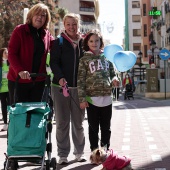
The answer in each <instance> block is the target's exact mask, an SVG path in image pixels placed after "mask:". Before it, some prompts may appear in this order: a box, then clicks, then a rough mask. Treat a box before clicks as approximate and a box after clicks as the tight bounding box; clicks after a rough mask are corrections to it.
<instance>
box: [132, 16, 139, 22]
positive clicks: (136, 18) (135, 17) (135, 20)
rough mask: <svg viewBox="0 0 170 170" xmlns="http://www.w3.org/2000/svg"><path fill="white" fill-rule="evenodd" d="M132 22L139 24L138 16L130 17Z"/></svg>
mask: <svg viewBox="0 0 170 170" xmlns="http://www.w3.org/2000/svg"><path fill="white" fill-rule="evenodd" d="M132 22H140V15H132Z"/></svg>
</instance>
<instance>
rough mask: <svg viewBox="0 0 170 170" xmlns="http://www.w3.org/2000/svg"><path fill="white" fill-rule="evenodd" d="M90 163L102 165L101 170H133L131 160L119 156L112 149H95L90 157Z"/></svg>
mask: <svg viewBox="0 0 170 170" xmlns="http://www.w3.org/2000/svg"><path fill="white" fill-rule="evenodd" d="M90 161H91V163H93V164H97V165H98V164H101V163H102V165H103V168H102V169H101V170H133V169H132V167H131V163H130V162H131V159H130V158H127V157H126V156H119V155H117V154H116V153H115V152H113V150H112V149H110V150H109V151H106V150H105V149H103V148H101V149H95V150H94V151H93V152H92V154H91V155H90Z"/></svg>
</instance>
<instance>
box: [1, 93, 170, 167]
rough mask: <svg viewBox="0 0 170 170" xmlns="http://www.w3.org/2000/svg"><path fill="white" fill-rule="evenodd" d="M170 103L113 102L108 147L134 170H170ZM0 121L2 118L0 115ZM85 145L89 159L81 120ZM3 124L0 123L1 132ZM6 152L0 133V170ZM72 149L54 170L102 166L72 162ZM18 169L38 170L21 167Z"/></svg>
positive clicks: (54, 152)
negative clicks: (128, 158)
mask: <svg viewBox="0 0 170 170" xmlns="http://www.w3.org/2000/svg"><path fill="white" fill-rule="evenodd" d="M169 105H170V100H161V101H160V100H146V99H145V98H138V97H136V96H135V99H134V100H125V101H124V100H123V97H122V96H121V97H120V100H119V101H114V103H113V117H112V136H111V148H113V149H114V150H115V151H117V152H118V153H119V154H120V155H127V156H129V157H130V158H131V159H132V165H133V167H134V169H137V170H170V142H169V139H170V106H169ZM0 118H1V115H0ZM84 127H85V135H86V145H85V155H86V157H87V158H89V155H90V149H89V142H88V128H87V127H88V126H87V120H85V121H84ZM1 128H2V121H0V129H1ZM52 136H53V138H52V140H53V152H52V157H56V158H57V147H56V142H55V121H54V124H53V132H52ZM4 152H6V132H0V170H1V169H3V162H4V159H5V157H4V155H3V153H4ZM72 153H73V146H72V150H71V153H70V155H69V161H70V163H69V164H68V165H67V166H61V165H57V170H99V169H101V167H102V166H101V165H99V166H94V165H91V164H90V162H89V160H88V161H87V162H84V163H78V162H75V161H74V156H73V154H72ZM20 165H21V166H20V169H21V170H38V169H40V168H39V167H29V166H25V164H20Z"/></svg>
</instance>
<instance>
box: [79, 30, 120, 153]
mask: <svg viewBox="0 0 170 170" xmlns="http://www.w3.org/2000/svg"><path fill="white" fill-rule="evenodd" d="M103 46H104V43H103V38H102V36H101V34H100V32H99V31H98V30H92V31H90V32H89V33H87V35H86V37H85V38H84V43H83V49H84V50H85V54H84V56H83V57H82V58H81V59H80V62H79V70H78V82H77V86H78V95H79V102H80V108H81V109H84V108H86V109H87V118H88V123H89V140H90V149H91V151H93V150H94V149H96V148H98V147H99V146H98V140H99V137H98V133H99V127H100V129H101V146H107V149H109V146H110V136H111V130H110V122H111V117H112V98H111V90H112V85H116V83H117V80H113V78H114V76H115V72H114V68H113V65H112V63H111V62H110V61H108V60H107V59H106V58H105V56H104V54H103V52H102V48H103Z"/></svg>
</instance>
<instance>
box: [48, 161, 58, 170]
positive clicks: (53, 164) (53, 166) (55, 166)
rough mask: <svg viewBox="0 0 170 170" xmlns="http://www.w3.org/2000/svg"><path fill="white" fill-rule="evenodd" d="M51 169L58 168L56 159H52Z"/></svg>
mask: <svg viewBox="0 0 170 170" xmlns="http://www.w3.org/2000/svg"><path fill="white" fill-rule="evenodd" d="M50 167H52V168H53V170H56V168H57V161H56V158H52V159H51V161H50Z"/></svg>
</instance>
